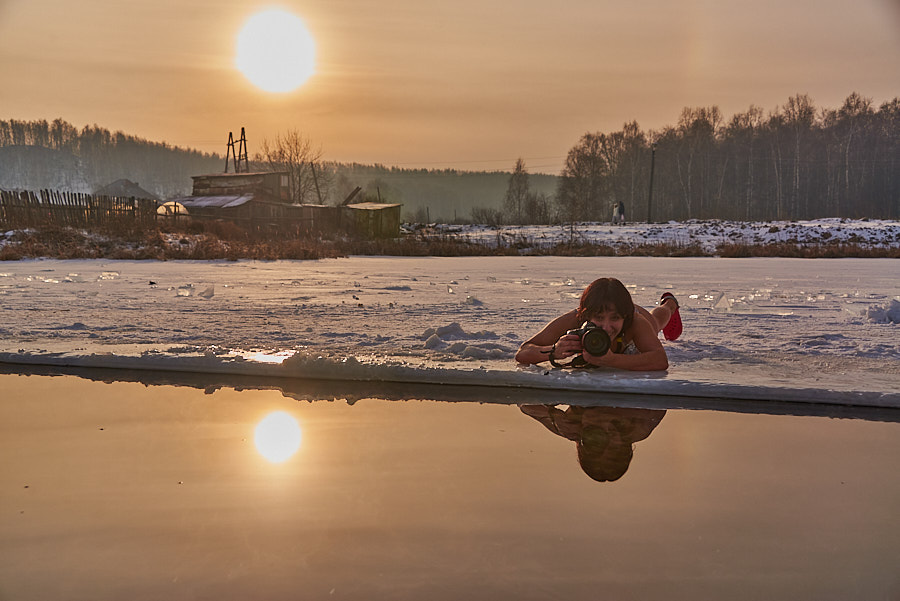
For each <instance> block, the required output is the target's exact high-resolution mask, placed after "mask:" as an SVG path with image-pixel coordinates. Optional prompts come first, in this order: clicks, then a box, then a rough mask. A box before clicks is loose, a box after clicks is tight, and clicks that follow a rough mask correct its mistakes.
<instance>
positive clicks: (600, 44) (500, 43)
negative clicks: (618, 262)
mask: <svg viewBox="0 0 900 601" xmlns="http://www.w3.org/2000/svg"><path fill="white" fill-rule="evenodd" d="M271 7H279V8H282V9H285V10H289V11H291V12H292V13H294V14H296V15H298V16H300V17H301V18H302V19H303V20H304V21H305V22H306V25H307V27H308V28H309V30H310V32H311V33H312V36H313V38H314V39H315V41H316V52H317V59H316V74H315V75H314V76H313V77H312V78H311V79H310V80H309V81H308V82H307V83H306V84H305V85H304V86H303V87H301V88H299V89H298V90H296V91H294V92H291V93H282V94H272V93H267V92H262V91H260V90H258V89H256V88H254V87H253V85H252V84H250V83H249V82H248V81H247V79H246V78H245V77H244V76H243V75H242V74H241V73H240V72H238V71H237V70H236V69H235V67H234V51H235V37H236V35H237V32H238V30H239V29H240V27H241V25H242V23H243V22H244V21H245V20H246V19H247V18H248V17H249V16H251V15H252V14H254V13H255V12H258V11H260V10H263V9H265V8H271ZM0 81H2V82H3V83H2V85H0V118H2V119H10V118H15V119H39V118H44V119H53V118H55V117H62V118H63V119H66V120H67V121H69V122H71V123H72V124H73V125H75V126H76V127H79V128H80V127H83V126H84V125H87V124H93V123H96V124H98V125H101V126H103V127H106V128H108V129H111V130H123V131H125V132H127V133H131V134H135V135H138V136H141V137H144V138H147V139H150V140H155V141H166V142H168V143H170V144H173V145H178V146H184V147H193V148H199V149H201V150H206V151H215V152H219V153H220V154H224V152H225V142H226V141H227V139H228V132H229V131H234V132H235V134H236V135H237V133H238V132H239V131H240V128H241V127H245V128H247V134H248V138H249V147H250V153H251V154H253V153H254V152H256V151H257V150H258V149H259V143H260V142H261V141H262V139H263V138H269V139H271V138H272V137H274V136H275V134H277V133H279V132H282V133H283V132H285V131H286V130H288V129H292V128H294V129H300V130H302V131H304V132H306V133H307V134H308V135H309V137H310V138H311V139H312V140H313V141H314V143H316V144H319V145H321V147H322V150H323V152H324V155H325V158H326V159H330V160H337V161H345V162H349V161H356V162H361V163H374V162H378V163H383V164H386V165H398V166H403V167H427V168H444V167H450V168H456V169H475V170H495V169H512V167H513V165H514V163H515V160H516V158H517V157H523V158H524V159H525V161H526V166H527V167H528V168H529V170H530V171H532V172H549V173H555V172H558V171H559V169H560V168H561V166H562V164H563V162H564V159H565V155H566V153H567V152H568V150H569V149H570V148H571V147H572V146H573V145H574V144H575V143H576V142H577V141H578V138H579V137H580V136H581V135H582V134H584V133H585V132H587V131H606V132H609V131H614V130H617V129H619V128H621V126H622V124H623V123H625V122H626V121H631V120H637V121H638V123H639V124H640V125H641V127H643V128H644V129H653V128H661V127H663V126H665V125H673V124H675V122H676V121H677V119H678V116H679V114H680V112H681V109H682V108H683V107H685V106H710V105H718V106H719V107H720V108H721V109H722V112H723V114H724V115H725V116H726V118H727V117H730V116H731V115H732V114H734V113H735V112H739V111H744V110H746V109H747V108H748V107H749V106H750V105H751V104H755V105H757V106H760V107H762V108H763V109H766V110H769V109H774V108H775V107H777V106H779V105H781V104H784V102H785V101H786V100H787V99H788V97H790V96H792V95H794V94H797V93H806V94H809V95H810V96H811V97H812V99H813V100H814V102H815V103H816V104H817V106H819V107H829V108H836V107H838V106H839V105H840V104H841V103H842V102H843V100H844V98H846V97H847V96H848V95H849V94H850V93H851V92H854V91H856V92H859V93H860V94H862V95H863V96H866V97H870V98H872V99H873V100H874V102H875V104H876V106H877V105H878V104H880V103H881V102H883V101H885V100H889V99H891V98H894V97H896V96H900V3H898V0H855V1H853V2H851V1H849V0H788V1H787V2H785V1H784V0H756V1H755V2H746V1H742V2H736V1H733V0H688V1H682V2H672V1H671V0H668V1H663V0H648V1H645V2H640V3H625V2H620V1H617V2H611V1H608V0H561V1H559V2H546V1H543V2H537V1H536V0H518V1H509V0H494V1H485V0H477V1H476V0H455V1H454V2H429V1H427V0H381V1H371V0H367V1H362V0H306V1H289V2H281V3H259V4H254V3H253V2H247V1H246V0H244V1H241V2H236V1H234V0H215V1H212V0H177V1H176V0H153V1H149V0H77V1H73V0H0Z"/></svg>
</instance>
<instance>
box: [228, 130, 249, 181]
mask: <svg viewBox="0 0 900 601" xmlns="http://www.w3.org/2000/svg"><path fill="white" fill-rule="evenodd" d="M234 145H235V142H234V134H232V133H231V132H228V150H227V151H226V152H225V173H228V159H233V160H232V162H233V164H234V172H235V173H249V171H250V161H249V159H248V158H247V135H246V134H245V133H244V128H243V127H242V128H241V139H240V140H238V141H237V150H235V149H234Z"/></svg>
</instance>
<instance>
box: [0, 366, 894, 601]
mask: <svg viewBox="0 0 900 601" xmlns="http://www.w3.org/2000/svg"><path fill="white" fill-rule="evenodd" d="M96 373H100V372H96ZM149 377H150V376H148V375H147V374H144V375H140V376H137V377H136V378H135V379H136V380H138V381H125V380H127V378H124V377H117V376H115V375H109V374H105V375H104V374H102V373H101V375H99V376H94V377H93V378H92V377H79V376H77V375H71V374H70V375H39V374H36V373H32V374H31V375H22V374H15V373H7V374H3V375H0V391H2V395H0V490H2V491H3V492H2V495H0V599H4V600H7V599H8V600H26V599H73V600H74V599H91V600H95V601H102V600H105V599H130V600H139V599H148V600H149V599H216V600H222V599H273V600H274V599H360V600H362V599H367V600H368V599H448V600H450V599H454V600H455V599H600V598H609V599H651V600H652V599H667V600H670V599H791V600H799V599H810V600H813V599H815V600H827V599H886V600H887V599H898V598H900V570H898V566H900V511H898V510H897V508H898V507H900V472H898V471H897V469H896V466H897V464H898V460H900V412H898V410H859V411H857V412H855V413H846V412H841V411H840V409H837V408H821V407H816V406H812V405H806V406H797V407H792V406H786V405H779V404H778V403H772V404H771V407H772V409H773V411H772V412H771V413H770V412H769V411H767V409H766V405H764V404H759V403H757V404H755V405H752V406H751V405H747V406H740V405H730V406H728V407H724V406H723V407H721V409H727V411H723V410H718V409H719V408H716V407H713V406H710V407H708V408H706V409H697V408H694V409H691V410H688V409H679V408H673V407H666V406H665V403H664V402H660V401H659V400H658V399H656V400H654V399H649V398H648V399H644V400H643V402H642V400H641V399H640V398H634V397H632V398H630V399H629V400H628V401H627V402H622V400H621V399H611V400H612V401H614V402H613V403H611V404H616V405H620V406H618V407H610V406H607V405H609V404H610V403H608V402H605V401H609V400H610V399H603V398H597V399H596V405H595V406H571V407H570V406H567V405H566V404H565V401H566V399H565V398H551V397H547V398H545V399H542V400H541V399H537V400H536V399H534V398H529V399H523V400H524V401H527V404H525V405H522V406H519V405H517V404H515V401H516V399H510V398H503V399H498V398H466V397H465V393H454V394H453V395H452V396H453V398H452V400H447V399H449V398H450V397H449V396H445V397H444V399H445V400H438V399H440V398H441V396H442V395H441V394H432V395H431V397H430V398H429V397H427V396H425V395H423V396H422V397H421V398H420V399H416V398H408V399H407V400H399V399H396V398H395V399H388V398H366V395H365V394H354V395H345V396H346V397H347V400H341V395H340V394H338V395H335V394H327V393H325V392H323V391H322V390H317V389H316V388H315V386H314V385H310V388H309V391H308V393H306V394H301V393H299V392H298V390H299V389H302V387H303V385H302V384H297V387H299V388H295V389H294V390H293V392H292V393H291V395H288V394H283V393H282V392H281V391H280V390H276V389H268V390H267V389H265V387H263V386H257V385H248V386H225V387H222V386H219V385H215V384H210V385H209V386H208V387H207V388H206V389H204V387H203V384H202V382H199V383H198V382H193V383H189V384H185V383H184V382H181V383H180V384H179V385H173V384H161V383H159V382H161V381H163V380H164V378H161V379H159V380H157V381H156V383H153V382H151V381H150V380H148V378H149ZM104 379H105V380H107V381H103V380H104ZM407 392H409V391H407ZM548 394H549V393H548ZM335 396H337V397H338V400H334V399H335ZM373 396H375V395H373ZM383 396H384V397H389V395H383ZM405 396H407V397H408V396H409V394H406V395H405ZM414 396H415V395H413V397H414ZM298 398H304V399H306V400H298ZM316 399H329V400H316ZM538 401H540V402H538ZM556 403H560V404H559V405H556ZM582 405H583V403H582ZM623 405H624V406H623ZM835 412H837V413H835ZM791 413H794V414H793V415H792V414H791ZM267 427H268V428H269V429H266V428H267Z"/></svg>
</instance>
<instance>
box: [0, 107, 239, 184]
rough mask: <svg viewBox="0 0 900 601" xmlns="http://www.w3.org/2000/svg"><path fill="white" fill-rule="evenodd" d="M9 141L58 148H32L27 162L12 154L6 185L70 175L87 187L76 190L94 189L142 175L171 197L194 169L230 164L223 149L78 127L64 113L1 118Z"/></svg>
mask: <svg viewBox="0 0 900 601" xmlns="http://www.w3.org/2000/svg"><path fill="white" fill-rule="evenodd" d="M5 147H19V148H22V147H36V148H44V149H49V150H51V151H53V152H42V153H29V154H28V157H29V160H28V161H27V162H26V164H22V162H21V161H19V162H14V161H13V160H12V159H13V157H12V155H10V156H9V158H8V159H7V160H6V161H4V163H6V165H0V187H4V186H6V187H32V188H43V187H49V186H48V184H46V183H44V182H56V181H69V182H78V183H80V185H74V186H72V188H84V189H72V190H71V191H73V192H87V193H90V192H93V191H94V190H96V189H98V188H100V187H102V186H105V185H107V184H109V183H111V182H113V181H115V180H117V179H123V178H124V179H132V180H134V179H135V178H136V177H137V178H139V180H140V181H138V183H139V184H140V185H141V187H143V188H144V189H146V190H147V191H148V192H153V193H154V194H156V195H157V196H159V197H160V198H169V197H172V196H177V195H181V194H185V193H189V192H190V188H191V176H192V175H198V174H204V173H213V172H216V171H221V170H222V169H223V164H224V163H223V159H222V158H221V157H219V156H218V155H217V154H209V153H204V152H200V151H197V150H191V149H184V148H180V147H177V146H171V145H169V144H166V143H165V142H151V141H148V140H144V139H142V138H138V137H136V136H132V135H128V134H125V133H123V132H121V131H117V132H110V131H109V130H108V129H106V128H103V127H100V126H98V125H87V126H85V127H83V128H82V129H78V128H76V127H75V126H73V125H72V124H71V123H69V122H68V121H65V120H63V119H54V120H53V121H51V122H48V121H47V120H46V119H38V120H35V121H23V120H17V119H10V120H8V121H4V120H0V149H4V148H5ZM7 150H13V149H12V148H7ZM73 157H74V159H75V160H73ZM12 166H17V168H16V172H11V171H12V168H13V167H12ZM73 169H74V170H78V172H79V173H78V177H77V178H73V177H71V175H72V174H71V173H70V172H71V171H72V170H73ZM59 170H64V171H65V173H58V172H59ZM35 180H43V181H35ZM50 185H52V184H50Z"/></svg>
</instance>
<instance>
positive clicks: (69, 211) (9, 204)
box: [0, 190, 156, 228]
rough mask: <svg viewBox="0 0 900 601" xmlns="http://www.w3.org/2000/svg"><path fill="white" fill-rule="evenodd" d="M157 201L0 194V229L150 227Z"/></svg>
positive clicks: (47, 192) (52, 193)
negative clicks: (56, 226) (55, 226)
mask: <svg viewBox="0 0 900 601" xmlns="http://www.w3.org/2000/svg"><path fill="white" fill-rule="evenodd" d="M155 219H156V201H155V200H152V199H147V198H134V197H130V198H123V197H119V196H93V195H91V194H81V193H78V192H58V191H54V190H41V191H40V192H38V193H35V192H31V191H24V192H7V191H4V190H0V227H5V228H24V227H39V226H46V225H58V226H74V227H94V226H105V227H108V226H113V225H115V226H121V225H132V226H133V225H148V226H152V225H153V223H154V221H155Z"/></svg>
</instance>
